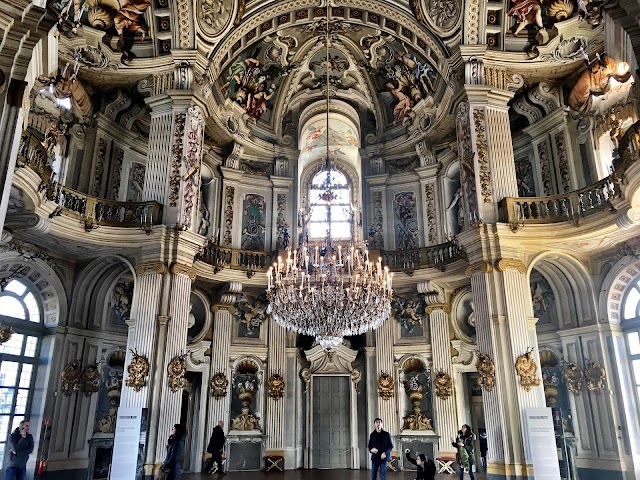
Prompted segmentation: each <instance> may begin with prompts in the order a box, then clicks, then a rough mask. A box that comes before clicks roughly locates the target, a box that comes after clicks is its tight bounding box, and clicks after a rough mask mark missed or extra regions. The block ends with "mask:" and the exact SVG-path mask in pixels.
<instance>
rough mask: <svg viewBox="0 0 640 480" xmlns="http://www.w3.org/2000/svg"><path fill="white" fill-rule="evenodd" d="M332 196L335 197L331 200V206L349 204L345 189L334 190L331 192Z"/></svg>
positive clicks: (347, 193)
mask: <svg viewBox="0 0 640 480" xmlns="http://www.w3.org/2000/svg"><path fill="white" fill-rule="evenodd" d="M333 195H334V196H335V198H334V200H333V202H332V203H333V204H343V205H348V204H349V200H350V198H349V190H347V189H336V190H334V191H333Z"/></svg>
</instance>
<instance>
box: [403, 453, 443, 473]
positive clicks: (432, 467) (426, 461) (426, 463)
mask: <svg viewBox="0 0 640 480" xmlns="http://www.w3.org/2000/svg"><path fill="white" fill-rule="evenodd" d="M404 453H405V454H406V456H407V460H409V461H410V462H411V463H413V464H414V465H415V466H416V467H418V472H417V473H418V474H417V476H416V480H435V478H436V464H435V463H433V460H431V459H430V458H427V456H426V455H425V454H424V453H419V454H418V455H417V458H415V459H413V458H411V450H409V449H408V448H407V449H406V450H405V451H404Z"/></svg>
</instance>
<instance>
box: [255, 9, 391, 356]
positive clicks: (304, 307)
mask: <svg viewBox="0 0 640 480" xmlns="http://www.w3.org/2000/svg"><path fill="white" fill-rule="evenodd" d="M329 14H330V10H329V4H328V2H327V17H326V19H327V23H326V25H327V27H326V29H325V31H324V33H325V48H326V58H325V62H326V67H327V78H326V89H327V97H326V129H325V133H326V135H327V142H326V147H327V152H326V158H325V160H326V163H325V167H324V169H325V171H326V172H327V178H326V180H325V181H324V183H323V185H322V190H323V193H322V194H320V196H319V199H320V200H322V201H323V202H325V203H326V205H327V206H329V205H331V204H332V202H333V201H334V200H335V199H336V195H335V193H334V192H333V190H332V181H331V159H330V156H329V152H330V149H329V138H330V135H329V85H330V82H329V61H328V60H329V46H330V29H329ZM330 211H331V209H329V212H330ZM348 213H349V215H350V218H351V239H350V241H349V243H348V245H345V246H344V248H343V245H342V244H338V245H337V248H336V246H335V245H334V243H333V241H332V237H331V218H330V216H329V229H328V231H327V236H326V238H325V240H324V242H323V244H322V245H321V246H320V245H316V246H315V248H312V247H311V246H310V245H309V240H308V227H309V220H310V218H311V212H310V211H308V210H301V215H300V220H301V221H300V226H301V227H302V235H301V236H300V238H301V240H300V244H299V245H298V248H297V249H291V248H289V249H288V251H287V258H286V259H282V258H281V257H279V258H278V262H277V263H274V264H273V267H271V268H269V272H268V274H267V275H268V284H267V297H268V298H269V307H268V308H269V310H270V313H271V315H272V316H273V318H274V320H276V322H278V323H279V324H280V325H282V326H283V327H285V328H287V329H288V330H292V331H294V332H297V333H300V334H303V335H309V336H312V337H315V338H316V341H317V342H318V343H319V344H320V345H321V346H322V347H323V348H327V349H329V348H336V347H337V346H338V345H340V344H341V343H342V340H343V337H345V336H351V335H360V334H362V333H365V332H367V331H369V330H373V329H375V328H377V327H379V326H380V325H381V324H382V323H383V322H384V321H385V320H387V318H389V315H390V313H391V298H392V296H393V290H392V277H393V274H390V273H389V269H388V268H387V267H384V268H383V267H382V259H381V258H378V260H377V262H372V261H370V259H369V251H368V249H367V247H366V244H365V243H361V244H357V243H356V240H355V237H356V235H355V233H356V220H355V218H356V211H355V208H353V207H349V208H348Z"/></svg>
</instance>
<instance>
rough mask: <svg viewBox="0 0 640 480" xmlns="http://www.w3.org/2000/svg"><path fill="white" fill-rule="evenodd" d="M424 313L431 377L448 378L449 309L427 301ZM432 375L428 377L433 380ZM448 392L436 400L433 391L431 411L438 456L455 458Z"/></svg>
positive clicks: (452, 406) (452, 411)
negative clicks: (442, 376)
mask: <svg viewBox="0 0 640 480" xmlns="http://www.w3.org/2000/svg"><path fill="white" fill-rule="evenodd" d="M427 305H428V306H427V313H428V314H429V325H430V328H431V352H432V362H433V368H432V371H433V375H436V374H437V373H438V372H444V373H445V374H447V375H450V376H452V368H453V366H452V363H451V348H450V347H449V341H450V340H449V338H450V337H449V335H450V334H449V314H450V313H451V307H450V305H449V304H447V303H432V302H429V301H427ZM433 375H432V378H433ZM456 393H457V392H455V391H454V392H452V395H451V396H450V397H448V398H443V397H440V396H438V395H437V394H436V392H433V400H434V408H433V411H434V412H435V414H436V419H435V420H436V421H435V430H436V433H437V434H438V435H439V437H440V438H439V440H438V454H439V455H441V456H446V455H455V450H454V449H453V447H452V445H451V442H450V441H449V436H450V435H452V432H456V431H457V430H458V421H457V418H456V403H455V395H456Z"/></svg>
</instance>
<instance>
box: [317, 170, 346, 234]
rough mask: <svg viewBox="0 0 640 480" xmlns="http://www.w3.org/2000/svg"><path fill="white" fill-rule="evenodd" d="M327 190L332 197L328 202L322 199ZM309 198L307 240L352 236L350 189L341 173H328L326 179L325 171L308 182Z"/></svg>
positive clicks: (332, 171) (333, 171)
mask: <svg viewBox="0 0 640 480" xmlns="http://www.w3.org/2000/svg"><path fill="white" fill-rule="evenodd" d="M329 188H330V189H331V193H332V194H333V199H332V200H331V203H327V201H326V200H325V199H324V198H323V197H324V196H325V195H324V194H325V193H326V192H327V190H328V189H329ZM308 198H309V207H310V208H311V217H310V219H309V238H310V239H315V240H318V239H322V238H326V237H327V236H330V237H331V238H332V239H334V240H336V239H344V238H349V237H351V235H352V232H351V221H352V220H351V218H352V214H351V187H350V185H349V181H348V180H347V177H346V176H345V175H344V174H343V173H342V172H340V171H336V170H331V172H330V173H329V176H328V177H327V172H326V171H325V170H322V171H320V172H318V173H317V174H316V175H315V176H314V177H313V180H311V185H310V186H309V197H308Z"/></svg>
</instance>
